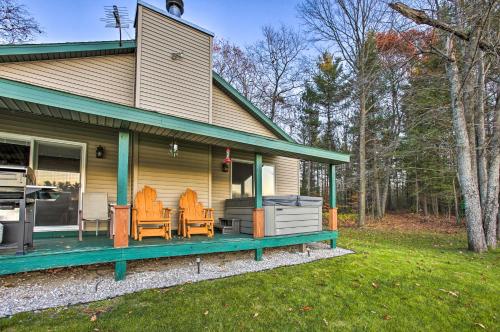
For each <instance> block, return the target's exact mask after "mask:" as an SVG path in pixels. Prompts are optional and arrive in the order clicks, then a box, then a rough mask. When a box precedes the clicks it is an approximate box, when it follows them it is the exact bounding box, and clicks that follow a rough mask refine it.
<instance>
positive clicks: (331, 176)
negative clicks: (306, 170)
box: [328, 164, 337, 248]
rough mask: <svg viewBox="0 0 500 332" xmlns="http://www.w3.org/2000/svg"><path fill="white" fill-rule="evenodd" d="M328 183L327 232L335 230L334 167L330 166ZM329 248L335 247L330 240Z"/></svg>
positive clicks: (335, 196) (334, 241)
mask: <svg viewBox="0 0 500 332" xmlns="http://www.w3.org/2000/svg"><path fill="white" fill-rule="evenodd" d="M328 180H329V181H328V182H329V196H330V197H329V200H330V202H329V203H330V210H329V213H328V230H330V231H336V230H337V190H336V189H337V188H336V183H335V165H333V164H330V165H329V167H328ZM330 246H331V247H332V248H335V247H336V240H335V239H334V240H331V243H330Z"/></svg>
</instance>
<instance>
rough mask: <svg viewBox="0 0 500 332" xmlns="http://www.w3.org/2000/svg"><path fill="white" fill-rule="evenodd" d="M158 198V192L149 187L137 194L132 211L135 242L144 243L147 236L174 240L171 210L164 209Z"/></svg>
mask: <svg viewBox="0 0 500 332" xmlns="http://www.w3.org/2000/svg"><path fill="white" fill-rule="evenodd" d="M156 198H157V194H156V190H155V189H153V188H151V187H149V186H144V188H143V189H142V190H141V191H139V192H138V193H137V194H136V196H135V201H134V208H133V209H132V236H133V237H134V239H135V240H139V241H142V238H143V237H146V236H160V237H163V238H165V239H167V240H168V239H171V238H172V226H171V220H170V212H171V209H168V208H164V207H163V203H162V202H160V201H157V200H156Z"/></svg>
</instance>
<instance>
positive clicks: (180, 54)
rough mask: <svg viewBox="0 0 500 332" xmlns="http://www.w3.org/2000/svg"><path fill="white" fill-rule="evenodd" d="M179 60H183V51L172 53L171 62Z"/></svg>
mask: <svg viewBox="0 0 500 332" xmlns="http://www.w3.org/2000/svg"><path fill="white" fill-rule="evenodd" d="M181 59H184V52H183V51H180V52H175V53H172V60H174V61H176V60H181Z"/></svg>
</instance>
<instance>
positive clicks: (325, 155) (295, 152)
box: [0, 78, 349, 163]
mask: <svg viewBox="0 0 500 332" xmlns="http://www.w3.org/2000/svg"><path fill="white" fill-rule="evenodd" d="M0 96H2V97H5V98H11V99H16V100H21V101H25V102H31V103H36V104H42V105H46V106H51V107H58V108H62V109H67V110H72V111H76V112H82V113H86V114H92V115H99V116H105V117H109V118H114V119H118V120H122V121H127V122H134V123H139V124H146V125H151V126H156V127H160V128H166V129H169V130H174V131H178V132H185V133H193V134H196V135H200V136H203V137H206V138H212V139H215V140H220V141H223V142H233V143H235V145H236V146H241V147H245V148H248V149H252V150H254V151H256V152H264V153H266V152H268V153H275V154H281V155H285V156H290V157H293V158H299V159H306V160H314V161H319V162H325V163H334V162H337V163H339V162H340V163H343V162H349V155H348V154H344V153H339V152H334V151H329V150H324V149H319V148H313V147H308V146H305V145H300V144H297V143H292V142H287V141H284V140H279V139H274V138H269V137H265V136H260V135H256V134H251V133H246V132H242V131H238V130H234V129H229V128H225V127H219V126H215V125H212V124H208V123H204V122H198V121H193V120H188V119H184V118H179V117H175V116H171V115H167V114H162V113H157V112H152V111H147V110H143V109H139V108H134V107H130V106H125V105H121V104H116V103H111V102H106V101H101V100H97V99H93V98H90V97H84V96H78V95H75V94H71V93H68V92H63V91H57V90H52V89H48V88H43V87H39V86H34V85H31V84H27V83H21V82H18V81H12V80H8V79H4V78H2V79H0Z"/></svg>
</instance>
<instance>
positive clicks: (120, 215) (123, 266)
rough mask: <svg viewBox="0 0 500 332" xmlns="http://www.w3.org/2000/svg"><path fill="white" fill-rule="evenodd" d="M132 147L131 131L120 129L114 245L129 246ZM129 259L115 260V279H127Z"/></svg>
mask: <svg viewBox="0 0 500 332" xmlns="http://www.w3.org/2000/svg"><path fill="white" fill-rule="evenodd" d="M129 149H130V133H129V132H128V131H125V130H120V132H119V134H118V171H117V173H118V174H117V179H116V206H115V215H114V224H115V226H114V230H115V237H114V247H115V248H123V247H128V224H129V212H130V210H129V206H128V204H127V203H128V202H127V193H128V161H129V157H128V156H129ZM126 272H127V261H125V260H123V261H117V262H115V280H117V281H119V280H123V279H125V274H126Z"/></svg>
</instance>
